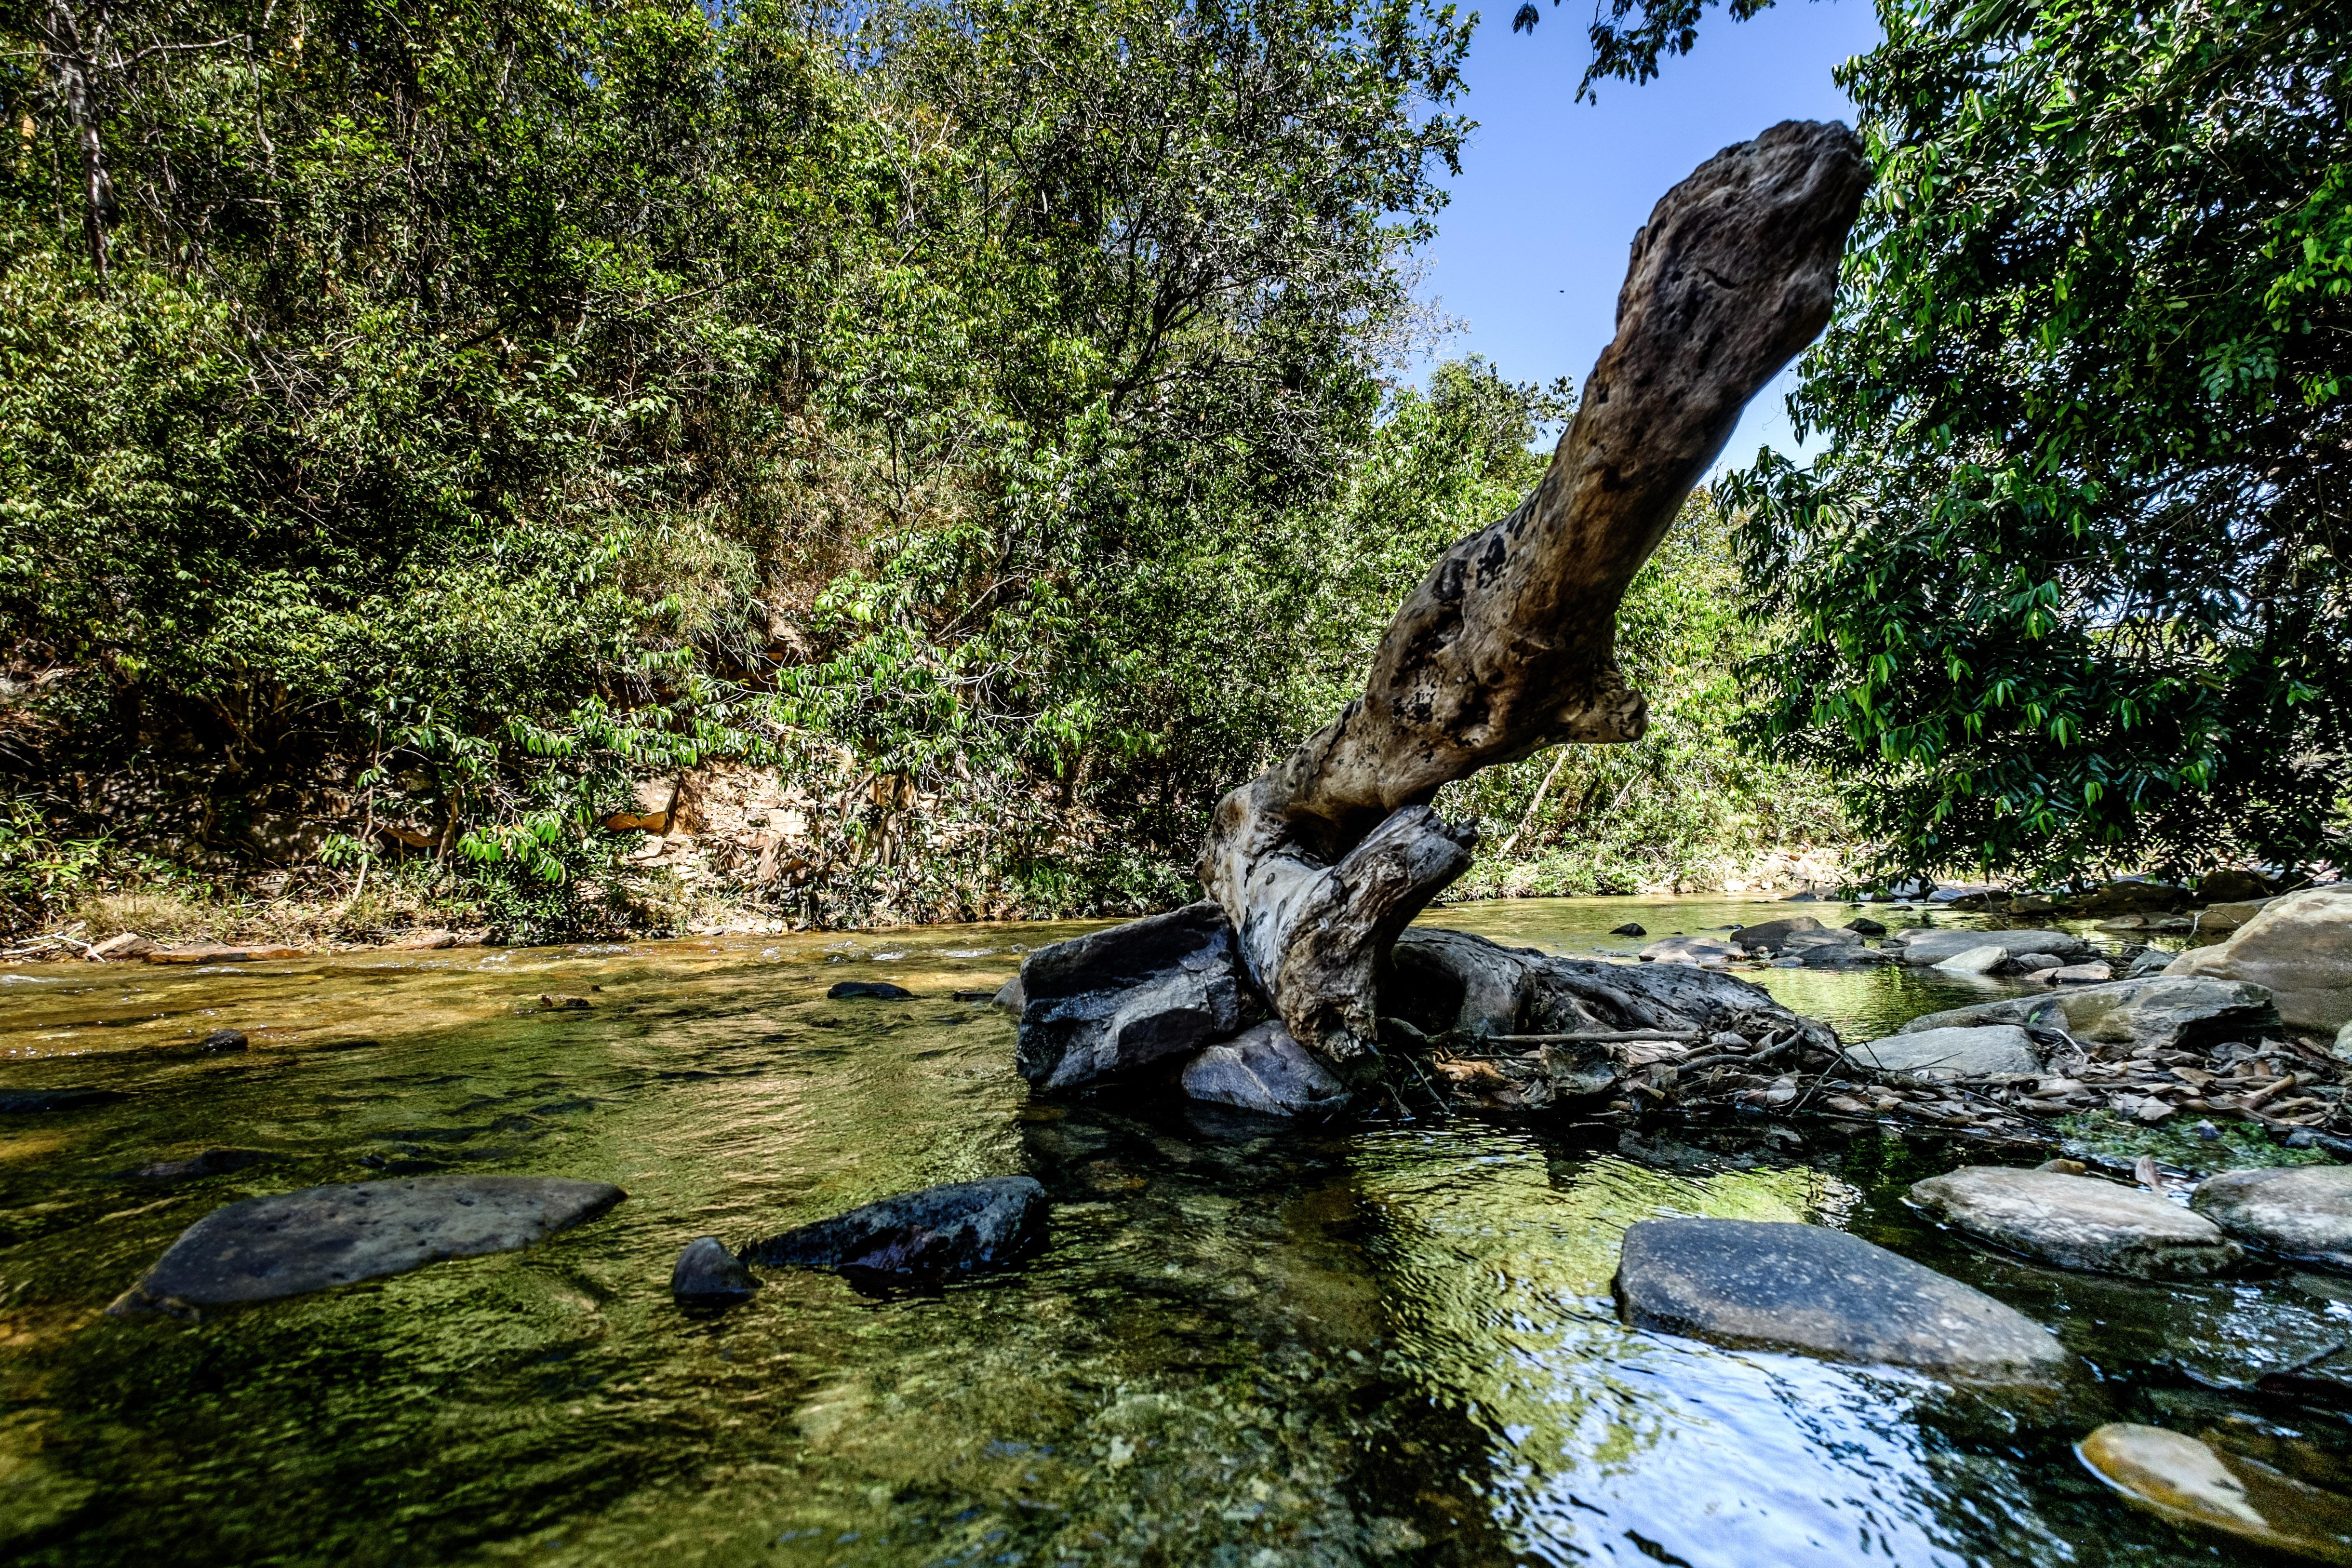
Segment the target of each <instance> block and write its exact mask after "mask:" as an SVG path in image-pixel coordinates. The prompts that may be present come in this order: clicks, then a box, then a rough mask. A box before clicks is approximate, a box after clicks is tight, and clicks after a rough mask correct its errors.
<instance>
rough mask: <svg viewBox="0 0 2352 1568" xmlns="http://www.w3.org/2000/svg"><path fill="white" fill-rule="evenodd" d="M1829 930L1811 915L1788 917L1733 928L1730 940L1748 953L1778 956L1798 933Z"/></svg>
mask: <svg viewBox="0 0 2352 1568" xmlns="http://www.w3.org/2000/svg"><path fill="white" fill-rule="evenodd" d="M1828 929H1829V928H1827V927H1826V926H1824V925H1822V922H1821V921H1817V920H1815V919H1814V918H1813V917H1812V916H1811V915H1790V916H1789V917H1788V918H1786V919H1784V920H1777V921H1759V923H1757V924H1755V925H1752V926H1738V927H1735V928H1733V930H1732V932H1731V940H1732V941H1733V942H1735V943H1737V944H1738V945H1739V946H1741V947H1744V948H1747V949H1748V950H1749V951H1750V952H1768V953H1771V954H1774V955H1776V956H1777V955H1778V954H1779V953H1780V949H1781V948H1783V947H1784V946H1786V945H1787V944H1788V942H1789V939H1790V938H1791V937H1793V936H1795V935H1797V934H1798V933H1799V932H1804V933H1806V934H1811V933H1813V932H1816V931H1827V930H1828Z"/></svg>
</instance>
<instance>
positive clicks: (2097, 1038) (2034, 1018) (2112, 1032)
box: [1897, 974, 2278, 1050]
mask: <svg viewBox="0 0 2352 1568" xmlns="http://www.w3.org/2000/svg"><path fill="white" fill-rule="evenodd" d="M1980 1024H2018V1025H2022V1026H2025V1027H2026V1028H2029V1029H2048V1028H2057V1029H2063V1030H2065V1031H2066V1032H2067V1033H2068V1034H2070V1035H2072V1036H2074V1037H2075V1038H2076V1039H2078V1040H2085V1041H2093V1042H2096V1043H2098V1044H2101V1045H2127V1046H2131V1047H2140V1046H2157V1047H2161V1048H2163V1049H2166V1050H2193V1049H2201V1048H2203V1047H2207V1046H2209V1045H2215V1044H2219V1043H2220V1042H2221V1041H2223V1040H2234V1039H2244V1038H2249V1037H2253V1036H2256V1035H2259V1034H2260V1033H2261V1032H2262V1031H2263V1030H2265V1029H2275V1028H2276V1027H2278V1011H2277V1009H2276V1008H2274V1007H2273V1006H2272V1005H2271V998H2270V993H2269V992H2267V991H2264V990H2263V988H2262V987H2261V986H2259V985H2246V984H2241V983H2239V982H2237V981H2234V980H2199V979H2183V978H2180V977H2179V976H2175V975H2171V974H2160V975H2151V976H2148V977H2147V978H2145V979H2140V980H2115V981H2110V982H2108V983H2107V984H2105V985H2084V986H2069V987H2068V988H2066V989H2065V990H2063V991H2061V992H2058V993H2056V994H2053V995H2048V996H2010V997H2004V998H2002V999H2001V1000H2000V1001H1997V1002H1979V1003H1976V1004H1973V1005H1969V1006H1966V1007H1952V1008H1948V1009H1947V1010H1945V1011H1944V1012H1941V1013H1927V1014H1923V1015H1922V1016H1919V1017H1916V1018H1914V1019H1912V1020H1911V1021H1910V1022H1909V1023H1907V1024H1906V1025H1904V1026H1903V1027H1902V1028H1901V1029H1900V1030H1898V1031H1897V1033H1900V1034H1906V1035H1907V1034H1916V1033H1919V1032H1921V1031H1924V1030H1927V1029H1948V1028H1963V1027H1969V1026H1975V1025H1980Z"/></svg>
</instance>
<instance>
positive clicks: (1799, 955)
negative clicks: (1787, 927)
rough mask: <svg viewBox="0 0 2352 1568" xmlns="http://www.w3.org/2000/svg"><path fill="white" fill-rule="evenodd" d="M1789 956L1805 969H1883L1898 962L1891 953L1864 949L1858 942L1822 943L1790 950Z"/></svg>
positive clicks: (1871, 948)
mask: <svg viewBox="0 0 2352 1568" xmlns="http://www.w3.org/2000/svg"><path fill="white" fill-rule="evenodd" d="M1790 955H1791V957H1792V958H1793V959H1794V960H1795V961H1796V962H1797V963H1801V964H1803V965H1804V967H1806V968H1807V969H1884V968H1885V967H1886V966H1887V965H1889V964H1892V963H1896V962H1898V961H1897V960H1896V959H1895V956H1894V955H1893V954H1892V953H1886V952H1880V951H1879V950H1878V949H1876V948H1874V947H1864V946H1863V945H1862V943H1860V942H1822V943H1821V944H1819V945H1817V946H1811V947H1807V948H1803V949H1801V950H1799V949H1791V950H1790ZM1783 962H1787V961H1786V960H1784V961H1783Z"/></svg>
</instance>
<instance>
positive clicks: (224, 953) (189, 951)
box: [143, 946, 310, 963]
mask: <svg viewBox="0 0 2352 1568" xmlns="http://www.w3.org/2000/svg"><path fill="white" fill-rule="evenodd" d="M309 952H310V950H309V949H308V948H301V947H276V946H265V947H158V948H152V949H150V950H149V951H148V952H146V953H145V954H144V955H143V956H144V957H145V958H146V960H147V962H148V963H268V962H269V961H270V960H272V959H279V958H302V957H305V956H307V955H308V953H309Z"/></svg>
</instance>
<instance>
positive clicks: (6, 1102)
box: [0, 1089, 125, 1116]
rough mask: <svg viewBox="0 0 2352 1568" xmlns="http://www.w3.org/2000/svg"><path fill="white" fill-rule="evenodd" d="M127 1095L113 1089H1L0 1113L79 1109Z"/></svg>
mask: <svg viewBox="0 0 2352 1568" xmlns="http://www.w3.org/2000/svg"><path fill="white" fill-rule="evenodd" d="M124 1098H125V1096H124V1095H123V1094H122V1093H121V1091H119V1090H116V1089H0V1116H37V1115H40V1114H41V1113H43V1112H44V1111H50V1110H79V1109H80V1108H81V1107H83V1106H86V1105H110V1104H112V1103H113V1102H114V1101H116V1100H121V1099H124Z"/></svg>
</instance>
